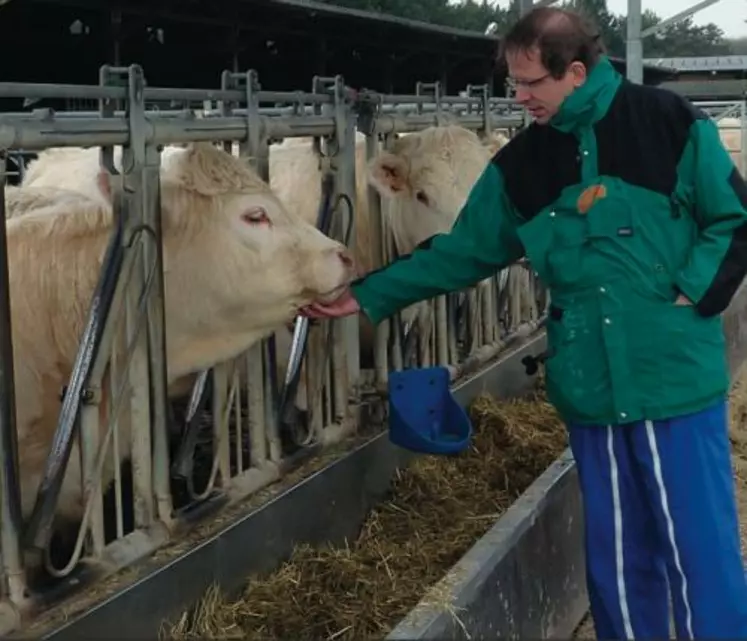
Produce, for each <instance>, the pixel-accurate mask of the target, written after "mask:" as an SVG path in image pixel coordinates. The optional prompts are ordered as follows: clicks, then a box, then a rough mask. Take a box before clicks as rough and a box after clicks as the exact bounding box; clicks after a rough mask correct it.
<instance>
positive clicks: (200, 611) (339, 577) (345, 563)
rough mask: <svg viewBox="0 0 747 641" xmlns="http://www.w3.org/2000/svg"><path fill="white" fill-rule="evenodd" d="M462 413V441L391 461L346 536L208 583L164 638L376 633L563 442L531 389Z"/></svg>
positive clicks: (479, 402) (557, 424)
mask: <svg viewBox="0 0 747 641" xmlns="http://www.w3.org/2000/svg"><path fill="white" fill-rule="evenodd" d="M469 411H470V414H471V417H472V420H473V423H474V428H475V436H474V439H473V443H472V446H471V447H470V449H469V450H468V451H467V452H465V453H463V454H461V455H459V456H454V457H436V456H425V457H422V458H420V459H418V460H416V461H415V462H413V464H412V465H411V466H410V467H408V468H406V469H403V470H400V471H399V473H398V474H397V477H396V479H395V481H394V484H393V488H392V492H391V496H390V497H389V500H387V501H385V502H384V503H383V504H381V505H379V506H378V507H376V508H375V509H374V510H372V511H371V512H370V514H369V516H368V518H367V519H366V521H365V522H364V524H363V527H362V528H361V531H360V534H359V536H358V538H357V540H355V541H352V542H349V544H348V545H344V546H341V547H338V548H333V547H330V546H325V547H322V548H317V549H315V548H312V547H310V546H307V545H301V546H298V547H297V548H296V549H295V551H294V553H293V554H292V556H291V558H290V559H289V560H288V561H287V562H286V563H284V564H283V565H282V566H281V567H280V568H279V569H278V570H277V571H275V572H273V573H272V574H270V575H268V576H257V577H253V578H251V579H250V580H249V582H248V584H247V585H246V587H245V588H244V590H243V592H242V594H241V595H240V597H239V598H238V599H227V598H225V597H224V596H223V595H221V594H220V593H219V591H218V590H217V589H215V588H213V589H211V590H210V591H209V592H208V593H207V594H206V595H205V596H204V597H203V599H202V601H201V602H200V603H199V604H198V605H197V607H196V608H194V609H193V610H192V611H191V612H189V613H185V614H184V615H183V616H182V617H181V618H180V620H179V621H178V622H176V624H175V625H173V626H172V627H171V629H170V630H168V632H167V634H165V635H164V636H165V637H166V638H170V639H179V640H181V639H197V638H208V639H218V638H221V639H230V638H235V639H238V638H241V639H249V640H252V639H257V640H259V639H262V640H267V639H299V640H302V639H339V640H340V641H343V640H353V639H355V640H360V639H366V638H369V639H370V638H379V639H380V638H382V636H385V635H386V634H387V633H388V631H389V630H391V628H392V627H393V626H394V625H396V624H397V623H398V621H399V620H400V619H401V618H402V617H404V616H405V615H406V614H407V613H408V612H409V611H410V610H411V609H412V608H413V607H415V606H416V605H417V604H418V602H419V601H420V600H421V599H422V598H423V597H424V596H425V595H426V593H428V591H429V588H430V587H431V586H433V585H434V584H435V583H436V582H437V581H439V580H440V579H441V578H442V577H443V575H444V574H445V573H446V572H448V570H449V569H450V568H451V566H452V565H453V564H454V563H456V562H457V561H458V560H459V558H460V557H461V556H462V555H464V553H465V552H466V551H467V550H468V549H469V548H470V547H471V546H472V545H473V544H474V543H475V542H476V541H477V539H478V538H479V537H480V536H482V535H483V534H484V533H485V532H486V531H487V530H488V529H489V528H490V527H491V526H492V525H493V523H494V522H495V520H496V518H497V517H498V516H499V515H500V514H501V513H503V512H504V511H505V509H506V508H507V507H508V506H509V505H510V504H511V503H512V502H513V501H514V500H515V499H516V498H517V497H518V496H519V495H520V494H521V493H522V492H523V491H524V490H525V489H526V488H527V487H528V486H529V485H530V484H531V483H532V482H533V481H534V479H536V478H537V476H539V475H540V474H541V473H542V472H543V471H544V470H545V469H546V468H547V467H548V466H549V465H550V464H551V463H552V462H553V461H554V460H555V459H556V458H557V457H558V456H559V455H560V454H561V453H562V451H563V450H564V448H565V447H566V443H567V439H566V433H565V428H564V427H563V425H562V423H561V421H560V420H559V418H558V417H557V414H556V412H555V410H554V408H553V407H552V406H551V405H550V404H549V403H548V402H547V401H546V400H545V397H544V394H543V392H541V391H536V392H534V393H533V394H532V395H531V396H530V397H528V398H525V399H513V400H508V401H497V400H495V399H494V398H491V397H490V396H487V395H484V396H481V397H479V398H477V399H476V400H475V402H474V403H473V404H472V405H471V407H470V408H469ZM435 598H437V597H435ZM444 607H448V605H447V604H444Z"/></svg>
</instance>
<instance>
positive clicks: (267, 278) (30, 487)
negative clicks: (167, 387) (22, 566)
mask: <svg viewBox="0 0 747 641" xmlns="http://www.w3.org/2000/svg"><path fill="white" fill-rule="evenodd" d="M52 157H53V158H54V159H55V161H54V162H53V163H52V164H51V168H52V169H56V168H58V167H59V168H64V169H65V171H64V172H62V175H61V177H62V178H68V179H69V178H71V177H72V178H74V179H75V178H81V177H82V179H81V180H80V184H81V185H83V186H84V187H85V189H84V190H83V191H85V190H86V189H88V188H89V187H90V186H91V184H93V185H94V188H93V189H88V191H89V193H91V194H92V195H93V196H94V197H96V198H98V200H94V199H86V198H85V197H84V196H82V195H81V196H78V197H74V196H70V195H69V194H67V195H62V194H60V198H58V199H55V198H54V192H53V190H51V189H50V187H54V186H55V185H54V183H52V184H49V183H48V184H47V185H44V184H38V183H44V180H41V178H43V177H44V172H38V171H37V173H36V177H37V180H33V178H34V176H35V173H34V171H33V169H34V167H33V166H32V167H30V169H31V170H32V171H31V172H30V177H31V178H32V180H31V181H30V183H31V184H30V185H29V184H27V183H26V182H24V185H23V186H22V187H21V190H17V191H16V193H15V194H14V195H12V196H11V199H10V201H11V207H12V206H13V205H12V202H20V203H23V202H30V201H33V197H34V194H32V193H31V192H32V190H37V189H38V190H39V191H37V192H36V196H38V198H39V200H38V201H37V202H38V203H41V204H40V205H39V206H38V207H36V208H33V207H32V208H30V209H28V210H27V211H26V213H25V214H24V215H22V216H18V215H15V214H17V213H18V212H11V216H10V217H9V219H8V220H7V235H8V256H9V271H10V293H11V316H12V325H13V349H14V367H15V374H16V395H17V400H16V407H17V420H18V436H19V458H20V470H21V491H22V508H23V514H24V516H25V517H28V516H29V513H30V510H31V508H32V506H33V500H34V498H35V494H36V491H37V487H38V484H39V481H40V476H41V474H42V471H43V466H44V463H45V460H46V457H47V454H48V451H49V446H50V443H51V439H52V435H53V433H54V430H55V427H56V422H57V418H58V413H59V409H60V401H59V394H60V390H61V389H62V387H63V386H64V385H65V384H67V383H68V381H69V377H70V374H71V368H72V365H73V361H74V359H75V356H76V351H77V348H78V344H79V340H80V337H81V332H82V329H83V326H84V323H85V318H86V314H87V311H88V306H89V302H90V299H91V295H92V293H93V290H94V287H95V283H96V280H97V278H98V275H99V269H100V267H101V263H102V259H103V255H104V250H105V247H106V244H107V242H108V239H109V236H110V233H111V230H112V221H113V217H112V210H111V207H110V206H109V205H108V204H107V197H106V191H105V190H104V194H103V195H102V194H101V192H100V191H97V190H98V186H100V185H106V182H107V181H106V180H99V178H101V174H97V173H95V172H94V173H93V174H92V173H91V172H90V168H91V167H94V168H95V167H96V166H97V162H98V161H97V158H98V150H97V149H90V150H81V149H67V150H55V151H50V152H43V153H42V154H41V155H40V158H39V160H38V161H37V162H38V165H37V170H38V169H39V167H42V166H43V164H44V163H45V162H46V161H48V160H49V158H52ZM58 163H59V164H58ZM50 173H54V172H50ZM49 175H50V174H46V176H47V178H49ZM161 179H162V183H161V185H162V186H161V195H162V221H163V260H164V281H165V283H164V285H165V323H166V350H167V370H168V381H169V383H172V382H174V381H176V380H178V379H180V378H183V377H185V376H189V375H190V374H192V373H194V372H197V371H199V370H201V369H204V368H208V367H211V366H213V365H215V364H217V363H220V362H223V361H226V360H228V359H231V358H234V357H235V356H237V355H238V354H240V353H241V352H243V351H244V350H246V349H247V348H248V347H250V346H251V345H252V344H253V343H255V342H256V341H258V340H260V339H262V338H263V337H265V336H267V335H268V334H270V333H271V332H272V331H273V330H274V329H276V328H277V327H278V326H281V325H283V324H284V323H286V322H288V321H289V320H290V319H291V318H293V316H294V315H295V314H296V313H297V310H298V308H299V307H300V306H302V305H305V304H308V303H309V302H310V301H312V300H327V301H328V300H331V299H333V298H334V297H336V296H337V295H339V292H340V291H341V288H342V287H344V286H345V285H346V283H348V282H349V280H350V279H351V277H352V276H353V269H352V260H351V257H350V255H349V253H348V252H347V250H346V249H345V247H344V246H342V245H341V244H340V243H338V242H336V241H333V240H331V239H330V238H328V237H326V236H324V235H323V234H322V233H320V232H319V231H318V230H316V229H315V228H314V226H312V225H310V224H308V223H305V222H304V221H303V220H302V219H301V218H300V217H299V216H297V215H295V214H294V213H291V212H290V211H288V210H287V209H286V208H285V207H284V206H283V205H282V203H281V202H280V201H279V200H278V198H277V197H276V196H275V195H274V194H273V192H272V191H271V190H270V188H269V186H268V185H267V184H266V183H265V182H263V181H262V180H260V179H259V177H258V176H257V175H256V173H255V172H254V171H253V170H251V169H250V168H249V167H248V166H247V165H246V164H245V163H244V162H243V161H241V160H239V159H237V158H235V157H233V156H231V155H230V154H227V153H225V152H224V151H222V150H219V149H217V148H216V147H213V146H211V145H205V144H197V145H194V146H190V147H189V148H187V149H180V150H177V151H173V152H170V153H169V154H168V162H166V163H164V168H163V170H162V174H161ZM58 180H59V182H64V180H60V179H59V178H58ZM35 182H36V183H37V186H36V187H35V186H33V185H34V183H35ZM57 186H59V185H57ZM24 190H28V191H27V193H28V194H29V199H24V196H23V194H22V193H21V192H23V191H24ZM125 427H126V426H125V425H122V426H121V427H120V429H121V430H123V431H124V428H125ZM129 440H130V437H129V434H127V433H122V434H121V436H120V448H121V449H120V454H121V458H122V459H123V460H124V459H125V458H127V457H128V456H129ZM107 461H108V463H107V464H106V465H105V467H104V472H103V480H102V482H103V486H104V487H106V486H107V485H108V484H109V482H110V481H111V479H112V478H113V472H114V465H113V463H112V462H111V457H107ZM80 475H81V471H80V467H79V453H78V452H77V446H76V447H74V449H73V453H72V455H71V457H70V462H69V466H68V471H67V474H66V477H65V480H64V483H63V486H62V490H61V492H60V499H59V502H58V507H57V511H58V516H60V517H62V518H63V519H64V520H66V521H72V522H78V521H79V520H80V518H81V516H82V508H83V505H82V502H81V498H82V497H81V489H80V488H81V486H80Z"/></svg>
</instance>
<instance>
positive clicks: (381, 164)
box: [270, 124, 508, 405]
mask: <svg viewBox="0 0 747 641" xmlns="http://www.w3.org/2000/svg"><path fill="white" fill-rule="evenodd" d="M507 142H508V138H507V137H506V136H505V135H504V134H502V133H501V132H493V133H492V135H491V136H490V137H489V138H488V139H487V140H481V139H480V138H479V137H478V136H477V134H475V133H474V132H472V131H470V130H468V129H466V128H464V127H461V126H459V125H454V124H449V125H446V126H440V127H429V128H427V129H425V130H423V131H420V132H417V133H411V134H408V135H403V136H400V137H399V138H398V139H397V140H396V141H395V142H394V144H393V145H392V147H391V148H390V149H389V150H387V151H381V152H379V153H378V154H377V156H376V157H375V158H374V159H373V160H371V161H368V160H367V159H366V155H365V153H366V152H365V144H364V142H363V141H362V140H361V139H360V138H359V139H358V140H357V144H356V194H355V196H356V200H355V207H356V211H355V236H354V238H353V239H352V243H351V244H352V246H353V248H354V255H355V260H356V265H357V266H358V269H359V270H360V271H361V272H362V273H366V272H368V271H371V270H372V269H375V268H377V267H379V266H380V264H379V262H378V261H376V260H375V258H374V255H373V246H372V238H371V236H372V230H371V222H370V213H369V201H368V193H367V188H368V185H369V184H370V185H372V186H373V187H374V188H375V189H376V191H377V192H378V193H379V195H380V196H381V199H382V215H383V216H384V217H385V219H386V221H387V223H388V226H389V229H390V230H391V233H392V236H393V239H394V244H395V247H396V250H397V253H398V254H400V255H405V254H409V253H411V252H412V251H413V249H414V248H415V247H416V246H417V245H418V244H419V243H421V242H422V241H424V240H425V239H426V238H428V237H430V236H432V235H434V234H438V233H446V232H448V231H449V230H450V229H451V227H452V226H453V224H454V222H455V220H456V217H457V215H458V214H459V211H460V210H461V208H462V206H463V205H464V203H465V201H466V200H467V196H468V195H469V192H470V190H471V189H472V186H473V185H474V183H475V182H476V180H477V178H478V177H479V176H480V174H481V173H482V171H483V170H484V169H485V166H486V165H487V163H488V162H489V161H490V159H491V157H492V156H493V155H494V154H495V153H496V151H498V149H500V148H501V147H503V146H504V145H505V144H506V143H507ZM320 178H321V176H320V169H319V162H318V158H317V155H316V154H315V152H314V149H313V147H312V144H311V140H310V139H305V140H304V141H303V142H301V141H299V142H298V143H295V144H292V145H286V146H283V147H271V150H270V184H271V186H272V188H273V190H274V191H275V193H276V194H278V197H279V198H280V199H281V200H282V201H283V202H284V203H285V204H286V206H288V207H289V208H292V209H293V210H294V211H298V212H299V213H300V215H301V216H302V217H303V218H304V219H305V220H307V221H309V222H315V220H316V216H317V206H318V202H319V198H320V194H321V188H320ZM402 319H403V321H404V322H405V323H408V324H409V323H417V324H418V326H419V332H420V335H421V336H422V337H424V338H425V340H424V341H423V344H425V343H426V342H427V336H428V333H429V331H430V327H431V318H430V314H429V307H428V306H427V305H426V304H425V303H420V304H416V305H412V306H411V307H409V308H407V309H406V310H403V312H402ZM359 327H360V336H361V348H362V354H361V356H362V361H369V362H370V359H371V357H372V350H373V328H372V327H371V325H370V323H368V321H367V320H366V319H365V318H364V317H361V322H360V324H359ZM277 338H278V354H279V360H280V361H281V362H283V361H284V360H285V358H287V353H288V350H289V343H290V335H289V334H288V333H287V332H284V331H282V330H281V331H279V332H278V334H277ZM301 381H303V377H302V379H301ZM303 395H304V388H303V384H302V383H301V384H300V385H299V404H300V405H303V400H302V397H303Z"/></svg>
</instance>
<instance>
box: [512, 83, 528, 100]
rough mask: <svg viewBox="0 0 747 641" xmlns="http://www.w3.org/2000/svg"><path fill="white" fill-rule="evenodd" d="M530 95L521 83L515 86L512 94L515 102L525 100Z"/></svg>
mask: <svg viewBox="0 0 747 641" xmlns="http://www.w3.org/2000/svg"><path fill="white" fill-rule="evenodd" d="M530 97H531V93H530V92H529V91H528V90H527V89H526V88H524V87H522V86H521V85H519V86H517V87H516V92H515V94H514V98H515V100H516V102H518V103H524V102H527V101H528V100H529V98H530Z"/></svg>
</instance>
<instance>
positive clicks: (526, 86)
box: [506, 48, 586, 125]
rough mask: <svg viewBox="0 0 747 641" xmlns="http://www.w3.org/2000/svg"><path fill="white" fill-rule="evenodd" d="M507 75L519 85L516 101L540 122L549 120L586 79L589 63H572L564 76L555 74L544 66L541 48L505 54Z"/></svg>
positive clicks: (510, 80)
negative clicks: (554, 75) (554, 76)
mask: <svg viewBox="0 0 747 641" xmlns="http://www.w3.org/2000/svg"><path fill="white" fill-rule="evenodd" d="M506 63H507V64H508V79H509V83H511V84H512V85H513V86H514V87H515V89H516V101H517V102H518V103H519V104H520V105H521V106H522V107H526V109H527V111H529V114H530V115H531V116H532V118H534V119H535V121H537V122H538V123H539V124H541V125H544V124H547V122H549V120H550V118H552V117H553V116H554V115H555V114H556V113H557V112H558V109H559V108H560V105H561V103H562V102H563V100H565V98H566V96H567V95H568V94H570V93H571V92H572V91H573V90H574V89H575V88H576V87H580V86H581V85H582V84H584V82H585V81H586V67H585V66H584V65H583V64H582V63H580V62H573V63H571V65H570V67H568V69H567V70H566V72H565V73H564V74H563V76H562V77H560V78H559V79H556V78H553V77H552V76H551V75H550V72H549V71H548V70H547V69H546V68H545V67H544V66H543V64H542V62H541V58H540V52H539V50H538V49H536V48H535V49H530V50H529V51H519V50H517V51H512V52H508V53H507V54H506Z"/></svg>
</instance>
